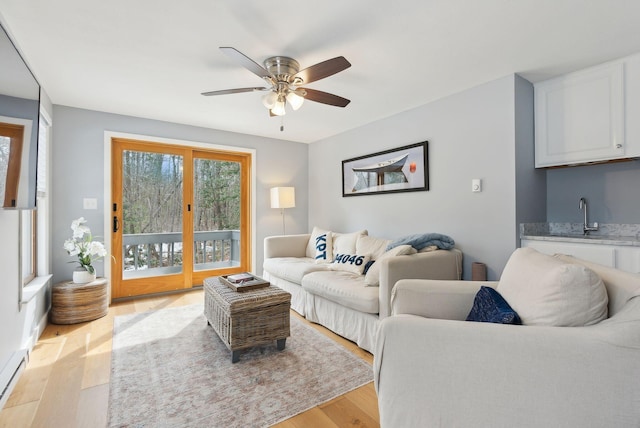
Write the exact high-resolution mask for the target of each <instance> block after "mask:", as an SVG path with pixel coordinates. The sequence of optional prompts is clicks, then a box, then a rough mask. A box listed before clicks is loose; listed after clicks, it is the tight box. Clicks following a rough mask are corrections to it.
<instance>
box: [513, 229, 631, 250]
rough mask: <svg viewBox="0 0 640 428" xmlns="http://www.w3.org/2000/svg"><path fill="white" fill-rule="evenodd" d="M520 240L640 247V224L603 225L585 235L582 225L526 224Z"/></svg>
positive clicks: (521, 231) (521, 230)
mask: <svg viewBox="0 0 640 428" xmlns="http://www.w3.org/2000/svg"><path fill="white" fill-rule="evenodd" d="M520 238H521V239H528V240H532V241H555V242H573V243H582V244H586V243H589V244H601V245H617V246H634V247H640V224H602V225H600V226H599V228H598V230H597V231H593V232H589V234H588V235H584V234H583V232H582V223H524V224H521V225H520Z"/></svg>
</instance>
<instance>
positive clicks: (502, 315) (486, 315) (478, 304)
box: [467, 287, 522, 325]
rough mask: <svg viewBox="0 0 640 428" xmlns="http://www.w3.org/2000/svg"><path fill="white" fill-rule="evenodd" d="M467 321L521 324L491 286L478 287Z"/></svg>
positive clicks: (514, 313) (515, 314)
mask: <svg viewBox="0 0 640 428" xmlns="http://www.w3.org/2000/svg"><path fill="white" fill-rule="evenodd" d="M467 321H478V322H492V323H498V324H516V325H521V324H522V321H521V320H520V317H519V316H518V314H517V313H516V311H514V310H513V309H511V306H509V304H508V303H507V301H506V300H504V298H503V297H502V296H501V295H500V293H498V292H497V291H496V290H494V289H493V288H491V287H480V290H479V291H478V292H477V293H476V297H475V299H474V300H473V307H472V308H471V312H469V315H467Z"/></svg>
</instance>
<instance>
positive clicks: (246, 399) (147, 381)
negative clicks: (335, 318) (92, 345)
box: [109, 305, 373, 427]
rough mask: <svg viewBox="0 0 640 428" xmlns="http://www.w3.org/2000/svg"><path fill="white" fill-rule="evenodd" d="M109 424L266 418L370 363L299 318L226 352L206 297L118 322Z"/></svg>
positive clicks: (345, 381)
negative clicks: (235, 354)
mask: <svg viewBox="0 0 640 428" xmlns="http://www.w3.org/2000/svg"><path fill="white" fill-rule="evenodd" d="M111 355H112V356H111V383H110V392H109V426H110V427H260V426H269V425H272V424H275V423H278V422H280V421H283V420H285V419H288V418H290V417H292V416H295V415H297V414H298V413H301V412H304V411H305V410H308V409H310V408H313V407H315V406H317V405H319V404H322V403H323V402H326V401H328V400H331V399H332V398H335V397H337V396H339V395H342V394H345V393H347V392H349V391H351V390H353V389H355V388H358V387H360V386H362V385H364V384H366V383H368V382H371V381H372V380H373V371H372V368H371V366H370V365H369V364H368V363H366V362H365V361H364V360H362V359H361V358H359V357H357V356H355V355H353V354H352V353H350V352H349V351H347V350H346V349H345V348H343V347H342V346H340V345H338V344H337V343H335V342H334V341H332V340H331V339H329V338H328V337H326V336H324V335H322V334H321V333H319V332H318V331H316V330H315V329H314V328H312V327H311V326H308V325H305V324H304V322H302V321H300V320H299V319H297V318H296V317H291V337H289V338H288V339H287V342H286V347H285V349H284V350H282V351H278V350H277V348H276V344H275V342H274V343H273V344H269V345H264V346H259V347H254V348H250V349H248V350H246V351H244V352H242V353H241V355H240V361H239V362H237V363H235V364H233V363H231V352H230V351H229V350H228V349H227V348H226V346H225V345H224V343H223V342H222V341H221V340H220V339H219V338H218V336H217V335H216V333H215V331H214V330H213V328H212V327H211V326H210V325H208V324H207V321H206V319H205V317H204V315H203V307H202V305H190V306H184V307H177V308H168V309H161V310H158V311H151V312H145V313H141V314H132V315H124V316H118V317H116V318H115V321H114V333H113V351H112V354H111Z"/></svg>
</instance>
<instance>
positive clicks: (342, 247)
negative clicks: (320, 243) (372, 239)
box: [333, 230, 368, 254]
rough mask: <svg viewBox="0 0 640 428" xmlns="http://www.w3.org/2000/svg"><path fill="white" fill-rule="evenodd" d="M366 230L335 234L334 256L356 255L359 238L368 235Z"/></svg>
mask: <svg viewBox="0 0 640 428" xmlns="http://www.w3.org/2000/svg"><path fill="white" fill-rule="evenodd" d="M367 233H368V232H367V231H366V230H360V231H358V232H352V233H335V232H334V234H333V254H355V253H356V242H358V238H359V237H360V236H363V235H367Z"/></svg>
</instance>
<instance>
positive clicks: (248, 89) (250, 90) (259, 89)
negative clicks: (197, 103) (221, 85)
mask: <svg viewBox="0 0 640 428" xmlns="http://www.w3.org/2000/svg"><path fill="white" fill-rule="evenodd" d="M268 89H269V88H238V89H223V90H222V91H209V92H203V93H202V95H204V96H206V97H209V96H211V95H226V94H239V93H241V92H254V91H266V90H268Z"/></svg>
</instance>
